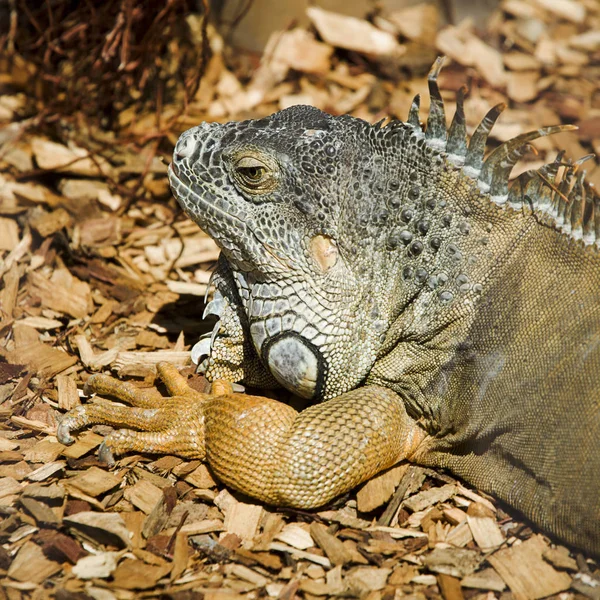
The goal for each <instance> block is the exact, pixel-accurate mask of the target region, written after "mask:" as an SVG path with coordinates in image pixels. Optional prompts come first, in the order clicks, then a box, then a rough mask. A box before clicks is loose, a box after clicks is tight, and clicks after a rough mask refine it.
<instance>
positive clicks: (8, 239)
mask: <svg viewBox="0 0 600 600" xmlns="http://www.w3.org/2000/svg"><path fill="white" fill-rule="evenodd" d="M19 237H20V236H19V226H18V225H17V222H16V221H15V220H14V219H5V218H4V217H2V218H0V250H14V249H15V248H16V247H17V244H18V243H19Z"/></svg>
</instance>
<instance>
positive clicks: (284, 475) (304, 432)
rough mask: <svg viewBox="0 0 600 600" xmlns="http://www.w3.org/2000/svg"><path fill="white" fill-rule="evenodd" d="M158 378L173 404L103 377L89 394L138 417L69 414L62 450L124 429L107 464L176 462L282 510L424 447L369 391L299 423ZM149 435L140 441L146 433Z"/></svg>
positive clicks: (254, 403) (301, 416)
mask: <svg viewBox="0 0 600 600" xmlns="http://www.w3.org/2000/svg"><path fill="white" fill-rule="evenodd" d="M158 371H159V375H160V377H161V379H162V380H163V381H164V383H165V385H166V387H167V390H168V391H169V393H170V394H171V397H169V398H162V397H160V396H157V395H156V394H151V393H148V392H141V391H139V390H136V388H135V387H133V386H131V385H130V384H125V383H122V382H119V381H117V380H115V379H112V378H110V377H106V376H94V377H92V378H90V381H89V382H88V386H87V388H88V389H89V390H91V391H95V392H98V393H104V394H110V395H111V396H115V397H116V398H118V399H120V400H124V401H126V402H128V403H129V404H132V405H133V407H131V408H130V407H123V406H118V405H115V404H114V403H110V402H102V403H98V404H89V405H86V406H83V407H78V408H76V409H74V410H73V411H71V412H69V413H68V414H67V415H66V416H65V418H64V419H63V421H62V422H61V424H60V426H59V431H58V435H59V440H60V441H61V442H63V443H67V442H69V441H71V439H72V438H71V436H70V434H69V431H70V430H72V429H76V428H79V427H82V426H84V425H89V424H92V423H106V424H111V425H116V426H119V427H126V428H132V429H136V430H138V431H132V430H131V429H119V430H116V431H114V432H113V433H111V434H109V435H108V436H107V437H106V439H105V441H104V443H103V446H102V448H101V456H102V457H103V458H104V459H105V460H107V461H108V462H111V461H113V458H112V456H113V455H114V454H122V453H123V452H127V451H129V450H134V451H137V452H155V453H163V454H178V455H180V456H184V457H192V458H201V459H204V458H206V460H207V461H208V463H209V464H210V466H211V468H212V469H213V471H214V472H215V474H216V475H217V476H218V477H219V478H220V479H221V480H222V481H224V482H225V483H227V484H228V485H230V486H231V487H233V488H235V489H238V490H240V491H242V492H244V493H246V494H248V495H250V496H254V497H256V498H258V499H260V500H262V501H264V502H268V503H270V504H275V505H280V506H281V505H287V506H296V507H301V508H312V507H316V506H320V505H322V504H324V503H326V502H327V501H329V500H331V499H332V498H334V497H335V496H337V495H339V494H341V493H343V492H346V491H348V490H349V489H351V488H353V487H354V486H356V485H358V484H359V483H361V482H363V481H365V480H367V479H369V478H370V477H372V476H373V475H375V474H376V473H378V472H379V471H382V470H383V469H386V468H388V467H390V466H392V465H393V464H395V463H396V462H398V461H399V460H401V459H403V458H407V457H410V456H411V455H412V454H413V452H414V451H415V450H416V448H417V447H418V445H419V444H420V442H421V441H422V440H423V439H424V437H425V434H424V432H423V430H422V429H421V428H420V427H419V426H418V425H417V424H416V423H415V422H414V421H413V420H412V419H411V418H410V417H409V416H408V415H407V414H406V411H405V409H404V403H403V401H402V399H401V398H400V397H399V396H398V395H397V394H395V393H394V392H392V391H391V390H389V389H386V388H382V387H379V386H366V387H363V388H359V389H356V390H353V391H351V392H347V393H345V394H342V395H340V396H338V397H337V398H333V399H332V400H328V401H326V402H323V403H321V404H317V405H315V406H312V407H310V408H308V409H306V410H304V411H302V412H300V413H298V412H297V411H295V410H294V409H293V408H291V407H290V406H287V405H286V404H283V403H281V402H277V401H275V400H271V399H268V398H264V397H260V396H248V395H245V394H235V393H233V391H232V389H231V385H230V384H228V383H227V382H224V381H216V382H215V383H213V390H212V392H213V393H212V394H210V395H207V394H199V393H198V392H195V391H194V390H192V389H191V388H189V387H188V385H187V383H186V381H185V379H184V378H183V377H182V376H181V375H180V374H179V373H178V372H177V370H176V369H175V368H174V367H172V366H170V365H165V364H161V365H159V369H158ZM139 430H143V431H139Z"/></svg>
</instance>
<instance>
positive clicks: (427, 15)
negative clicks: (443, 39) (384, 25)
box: [388, 3, 440, 43]
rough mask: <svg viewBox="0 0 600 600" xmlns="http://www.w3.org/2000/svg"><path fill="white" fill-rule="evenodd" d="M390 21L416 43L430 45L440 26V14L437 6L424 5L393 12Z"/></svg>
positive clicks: (389, 17)
mask: <svg viewBox="0 0 600 600" xmlns="http://www.w3.org/2000/svg"><path fill="white" fill-rule="evenodd" d="M388 19H389V20H390V21H391V22H392V23H393V24H394V25H395V26H396V27H397V29H398V31H399V32H400V33H401V34H402V35H403V36H404V37H406V38H408V39H409V40H413V41H414V42H425V43H429V42H430V41H431V40H433V39H435V36H436V34H437V31H438V29H439V26H440V13H439V10H438V8H437V6H436V5H435V4H429V3H422V4H416V5H415V6H409V7H407V8H404V9H402V10H399V11H394V12H392V13H391V14H390V15H389V16H388Z"/></svg>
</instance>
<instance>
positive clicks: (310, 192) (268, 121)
mask: <svg viewBox="0 0 600 600" xmlns="http://www.w3.org/2000/svg"><path fill="white" fill-rule="evenodd" d="M440 67H441V61H440V60H438V61H437V62H436V64H435V65H434V67H433V68H432V71H431V72H430V74H429V79H428V81H429V90H430V96H431V108H430V111H429V115H428V118H427V124H426V128H425V130H423V128H422V127H421V125H420V123H419V116H418V109H419V101H418V97H417V98H416V99H415V101H414V102H413V105H412V108H411V110H410V114H409V117H408V121H407V122H400V121H394V122H391V123H389V124H387V125H385V126H383V125H382V124H381V123H378V124H376V125H370V124H368V123H366V122H365V121H363V120H360V119H357V118H353V117H350V116H340V117H333V116H330V115H328V114H325V113H323V112H321V111H320V110H318V109H316V108H312V107H309V106H294V107H291V108H288V109H286V110H283V111H281V112H278V113H276V114H274V115H272V116H270V117H267V118H262V119H259V120H250V121H244V122H237V123H226V124H218V123H202V124H201V125H199V126H197V127H194V128H192V129H190V130H188V131H186V132H185V133H183V135H182V136H181V137H180V139H179V141H178V142H177V145H176V148H175V151H174V155H173V162H172V164H171V165H170V169H169V178H170V183H171V187H172V190H173V193H174V195H175V197H176V198H177V200H178V201H179V203H180V204H181V206H182V207H183V209H184V210H185V212H186V213H187V214H188V215H189V216H190V217H191V218H192V219H193V220H194V221H196V222H197V223H198V225H199V226H200V227H201V228H202V229H203V230H204V231H205V232H206V233H208V234H209V235H210V236H211V237H212V238H213V239H214V240H215V241H216V242H217V244H218V245H219V246H220V248H221V250H222V253H221V257H220V259H219V261H218V265H217V269H216V272H215V275H214V284H215V286H216V292H215V295H214V299H213V300H212V301H211V302H210V303H209V304H208V305H207V306H206V310H205V315H204V316H206V315H208V314H212V315H217V317H219V320H218V322H217V325H216V327H215V329H214V331H213V333H212V334H211V335H210V336H208V337H206V338H205V339H203V340H201V342H200V345H199V346H197V347H196V348H195V354H196V355H197V357H198V358H202V355H207V357H208V358H206V359H205V360H204V369H205V371H206V375H207V377H208V379H209V380H211V381H213V382H214V384H213V388H212V394H210V395H207V394H200V393H198V392H195V391H193V390H191V389H190V388H189V387H188V385H187V383H186V380H185V379H184V378H183V377H182V376H181V375H179V374H178V372H177V371H176V369H175V368H174V367H172V366H169V365H166V364H163V365H160V366H159V369H158V371H159V375H160V376H161V377H162V379H163V380H164V382H165V384H166V387H167V390H168V392H169V393H170V394H171V397H170V398H162V397H160V396H158V395H155V394H150V393H149V392H140V390H139V389H138V388H136V387H135V386H133V385H132V384H127V383H122V382H119V381H117V380H115V379H112V378H110V377H108V376H105V375H100V374H97V375H93V376H92V377H90V379H89V380H88V383H87V393H90V392H97V393H101V394H103V395H112V396H115V397H117V398H118V399H121V400H125V401H127V402H129V403H130V404H132V405H133V407H123V406H119V405H115V404H113V403H109V402H108V401H102V402H101V403H99V404H98V403H92V404H87V405H85V406H82V407H78V408H76V409H74V410H72V411H71V412H69V413H68V414H67V415H66V417H65V418H64V419H63V420H62V422H61V424H60V426H59V439H60V441H61V442H63V443H69V442H71V441H72V438H71V436H70V433H69V432H70V431H71V430H73V429H76V428H79V427H82V426H84V425H89V424H91V423H109V424H112V425H116V426H122V427H124V429H120V430H115V431H114V432H113V433H111V434H109V435H108V436H107V437H106V439H105V441H104V443H103V445H102V448H101V451H100V454H101V457H103V458H104V459H105V460H107V461H109V462H111V461H113V459H112V456H113V455H114V454H120V453H123V452H126V451H129V450H135V451H147V452H161V453H173V454H179V455H182V456H186V457H195V458H201V459H206V460H207V461H208V463H209V465H210V467H211V468H212V470H213V471H214V473H215V474H216V475H217V476H218V477H219V478H220V479H221V480H222V481H224V482H225V483H226V484H228V485H230V486H231V487H233V488H235V489H237V490H241V491H242V492H245V493H247V494H249V495H250V496H254V497H256V498H258V499H259V500H261V501H264V502H266V503H270V504H273V505H278V506H282V505H288V506H294V507H301V508H312V507H318V506H320V505H323V504H325V503H326V502H328V501H329V500H331V499H332V498H334V497H335V496H337V495H339V494H341V493H342V492H345V491H347V490H350V489H351V488H353V487H354V486H356V485H357V484H359V483H361V482H363V481H365V480H367V479H368V478H370V477H372V476H373V475H375V474H376V473H378V472H380V471H382V470H384V469H387V468H389V467H390V466H392V465H394V464H395V463H397V462H398V461H400V460H402V459H408V460H410V461H413V462H415V463H418V464H420V465H426V466H430V467H436V468H447V469H449V470H450V471H451V472H452V473H454V474H456V475H458V476H460V477H462V478H464V479H465V480H466V481H468V482H469V483H471V484H472V485H474V486H477V487H478V488H480V489H481V490H484V491H486V492H489V493H491V494H493V495H495V496H496V497H498V498H499V499H501V500H503V501H504V502H506V503H508V505H510V506H512V507H514V508H515V509H517V510H518V511H520V512H521V513H523V514H524V515H525V516H526V517H528V518H529V519H531V520H532V521H533V522H534V523H537V524H538V525H539V526H541V527H542V528H543V529H545V530H546V531H548V532H550V533H552V534H554V535H555V536H556V537H557V538H559V539H561V540H563V541H565V542H567V543H569V544H572V545H574V546H577V547H579V548H582V549H585V550H587V551H590V552H593V553H596V554H597V553H600V200H599V198H598V196H596V195H595V193H594V191H593V189H592V187H591V186H590V185H589V184H586V183H585V182H584V177H583V175H584V174H583V172H582V170H581V163H582V162H583V160H579V161H577V162H574V163H572V162H568V163H565V162H563V158H562V155H559V157H558V158H557V159H556V161H555V162H553V163H551V164H549V165H546V166H544V167H542V168H540V169H539V170H537V171H533V172H527V173H525V174H523V175H521V176H519V177H518V178H517V179H516V180H515V181H514V182H513V184H512V185H511V186H510V187H509V186H508V178H509V174H510V172H511V169H512V167H513V166H514V164H515V163H516V162H517V160H518V159H519V158H520V157H522V156H523V154H524V153H525V152H526V150H527V148H528V143H529V142H530V141H531V140H533V139H535V138H538V137H541V136H545V135H549V134H553V133H556V132H560V131H565V130H568V129H572V127H571V126H568V125H566V126H560V125H559V126H555V127H546V128H542V129H538V130H537V131H534V132H531V133H526V134H523V135H519V136H518V137H516V138H514V139H511V140H509V141H507V142H505V143H503V144H501V145H500V146H499V147H497V148H496V149H495V150H493V151H492V152H491V153H490V154H489V156H487V158H486V159H485V160H484V150H485V147H486V140H487V137H488V134H489V132H490V130H491V128H492V126H493V124H494V122H495V121H496V119H497V117H498V116H499V114H500V113H501V110H502V108H503V107H502V106H501V105H499V106H496V107H494V108H492V109H491V110H490V111H489V113H488V114H487V116H486V117H485V118H484V119H483V121H482V122H481V124H480V125H479V126H478V127H477V129H476V130H475V132H474V134H473V135H472V137H471V138H470V141H468V140H467V135H466V126H465V118H464V108H463V93H462V92H461V93H459V95H458V100H457V108H456V113H455V115H454V118H453V121H452V124H451V126H450V128H449V129H447V127H446V119H445V114H444V104H443V102H442V97H441V95H440V91H439V88H438V85H437V81H436V80H437V75H438V73H439V70H440ZM561 174H562V175H561ZM237 381H242V382H244V383H245V384H247V385H249V386H252V387H258V388H269V387H277V386H283V387H284V388H287V390H290V391H291V392H293V393H294V394H296V395H297V396H300V397H302V398H304V399H306V400H307V401H308V402H309V403H310V406H308V408H305V409H304V410H302V411H300V412H297V411H296V410H294V409H293V408H291V407H290V406H288V405H287V404H283V403H280V402H277V401H275V400H271V399H268V398H264V397H261V396H251V395H246V394H239V393H235V392H234V391H233V388H232V386H231V384H230V383H227V382H237ZM132 429H138V430H142V431H137V432H136V431H132Z"/></svg>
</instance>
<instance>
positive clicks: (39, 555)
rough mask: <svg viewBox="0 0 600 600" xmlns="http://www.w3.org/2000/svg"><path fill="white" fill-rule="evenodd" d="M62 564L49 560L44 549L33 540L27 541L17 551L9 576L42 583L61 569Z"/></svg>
mask: <svg viewBox="0 0 600 600" xmlns="http://www.w3.org/2000/svg"><path fill="white" fill-rule="evenodd" d="M60 568H61V566H60V564H59V563H57V562H54V561H52V560H48V559H47V558H46V557H45V556H44V553H43V552H42V549H41V548H40V547H39V546H38V545H37V544H34V543H33V542H25V544H23V546H21V548H20V550H19V551H18V552H17V555H16V556H15V558H14V560H13V561H12V563H11V565H10V567H9V569H8V573H7V574H8V576H9V577H12V579H15V580H17V581H26V582H32V583H42V582H43V581H45V580H46V579H48V577H51V576H52V575H54V574H55V573H58V571H60Z"/></svg>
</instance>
